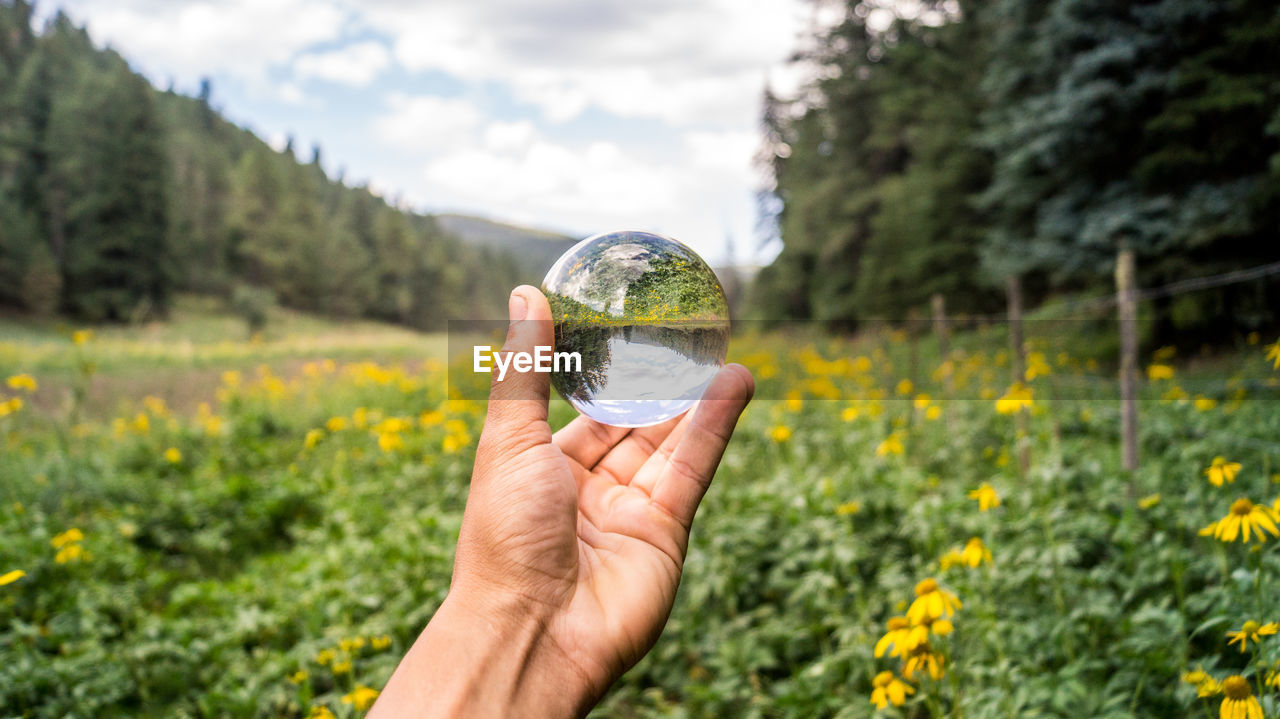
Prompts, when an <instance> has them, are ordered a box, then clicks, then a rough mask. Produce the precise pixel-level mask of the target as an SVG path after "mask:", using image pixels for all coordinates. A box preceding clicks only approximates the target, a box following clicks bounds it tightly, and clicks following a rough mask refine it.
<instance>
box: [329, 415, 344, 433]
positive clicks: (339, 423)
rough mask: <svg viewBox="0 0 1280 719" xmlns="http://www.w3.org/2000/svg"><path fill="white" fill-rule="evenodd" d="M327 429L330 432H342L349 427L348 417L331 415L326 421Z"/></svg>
mask: <svg viewBox="0 0 1280 719" xmlns="http://www.w3.org/2000/svg"><path fill="white" fill-rule="evenodd" d="M324 427H325V429H327V430H329V431H330V432H341V431H342V430H344V429H346V428H347V418H346V417H330V418H329V421H328V422H325V423H324Z"/></svg>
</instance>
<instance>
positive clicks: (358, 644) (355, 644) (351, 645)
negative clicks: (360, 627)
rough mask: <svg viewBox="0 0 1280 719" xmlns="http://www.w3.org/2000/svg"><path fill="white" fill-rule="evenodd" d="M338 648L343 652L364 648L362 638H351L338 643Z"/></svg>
mask: <svg viewBox="0 0 1280 719" xmlns="http://www.w3.org/2000/svg"><path fill="white" fill-rule="evenodd" d="M338 646H339V647H340V648H341V649H342V651H344V652H355V651H359V650H361V649H363V648H364V637H351V638H350V639H343V640H341V641H339V642H338Z"/></svg>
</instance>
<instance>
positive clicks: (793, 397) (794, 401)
mask: <svg viewBox="0 0 1280 719" xmlns="http://www.w3.org/2000/svg"><path fill="white" fill-rule="evenodd" d="M803 408H804V400H803V399H801V398H800V393H799V392H796V391H795V390H792V391H790V392H788V393H787V411H788V412H799V411H800V410H801V409H803Z"/></svg>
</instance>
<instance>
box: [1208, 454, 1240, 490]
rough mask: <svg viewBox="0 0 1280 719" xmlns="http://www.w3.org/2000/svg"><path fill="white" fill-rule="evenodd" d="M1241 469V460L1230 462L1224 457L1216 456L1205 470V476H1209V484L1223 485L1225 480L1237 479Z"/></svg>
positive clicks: (1232, 480) (1228, 481) (1229, 481)
mask: <svg viewBox="0 0 1280 719" xmlns="http://www.w3.org/2000/svg"><path fill="white" fill-rule="evenodd" d="M1239 471H1240V463H1239V462H1228V461H1227V460H1226V459H1224V458H1223V457H1214V458H1213V464H1210V465H1209V467H1208V468H1207V469H1205V470H1204V476H1206V477H1208V478H1209V484H1212V485H1213V486H1215V487H1221V486H1222V483H1223V482H1227V483H1231V482H1234V481H1236V473H1237V472H1239Z"/></svg>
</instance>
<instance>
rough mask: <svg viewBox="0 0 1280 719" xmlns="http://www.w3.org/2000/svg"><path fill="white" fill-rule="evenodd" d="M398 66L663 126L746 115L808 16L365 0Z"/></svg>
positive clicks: (368, 16)
mask: <svg viewBox="0 0 1280 719" xmlns="http://www.w3.org/2000/svg"><path fill="white" fill-rule="evenodd" d="M361 7H362V8H363V13H364V15H363V16H364V19H365V21H366V22H368V23H369V24H370V25H371V26H373V27H374V28H376V29H377V30H378V31H379V32H383V33H385V34H387V35H388V36H390V37H392V38H394V43H393V46H394V53H395V56H396V58H397V59H398V60H399V61H400V62H401V63H402V64H403V65H404V66H405V67H407V68H409V69H410V70H418V71H421V70H438V71H441V72H445V73H448V74H450V75H453V76H455V77H458V78H461V79H464V80H468V81H477V82H485V81H497V82H501V83H503V84H505V85H507V86H509V87H510V88H511V90H512V92H513V94H515V96H516V97H517V98H519V99H521V100H523V101H525V102H530V103H532V104H535V105H537V106H538V107H540V108H541V109H542V111H543V113H544V116H545V117H547V118H548V119H550V120H552V121H564V120H568V119H572V118H574V117H576V116H577V115H579V114H580V113H581V112H582V111H583V110H585V109H586V108H588V107H591V106H595V107H598V108H600V109H602V110H604V111H606V112H609V113H612V114H615V115H620V116H624V117H651V118H659V119H662V120H664V121H666V122H668V123H671V124H673V125H691V124H714V123H724V122H730V123H734V124H737V125H742V124H743V123H744V122H751V121H753V120H754V115H755V111H756V107H757V103H758V100H759V94H760V90H761V87H762V85H763V82H764V79H765V74H766V71H767V69H768V68H769V67H771V66H773V65H776V64H778V63H779V62H780V61H782V60H784V59H785V58H786V56H787V55H788V53H789V52H790V51H791V49H792V48H793V47H794V43H795V39H796V34H797V32H799V31H800V30H802V29H803V28H804V27H805V24H806V22H807V18H808V16H809V13H808V12H807V11H806V10H804V4H803V3H797V2H795V1H794V0H760V1H759V2H755V3H751V4H750V5H749V6H744V4H743V3H741V2H740V1H739V0H705V1H704V2H697V3H695V2H682V1H677V0H657V1H655V2H648V3H621V2H618V3H601V2H598V1H596V0H544V1H543V2H537V3H530V2H527V1H526V0H491V1H490V2H485V3H475V2H471V1H470V0H434V1H433V2H431V3H410V2H407V1H406V0H367V2H365V3H364V4H362V6H361Z"/></svg>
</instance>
